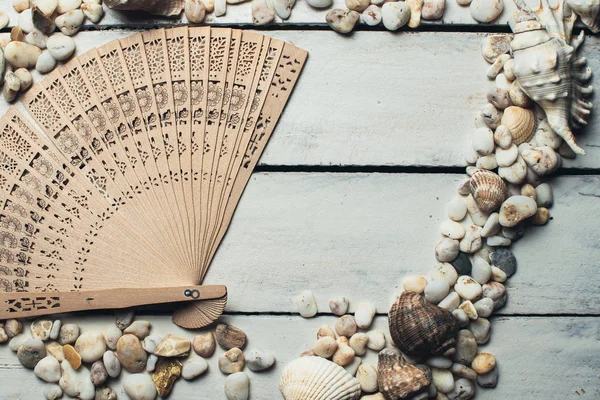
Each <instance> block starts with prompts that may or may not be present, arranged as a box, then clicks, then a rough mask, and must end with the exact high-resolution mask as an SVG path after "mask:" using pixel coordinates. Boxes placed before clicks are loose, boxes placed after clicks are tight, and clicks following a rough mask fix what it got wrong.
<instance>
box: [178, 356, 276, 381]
mask: <svg viewBox="0 0 600 400" xmlns="http://www.w3.org/2000/svg"><path fill="white" fill-rule="evenodd" d="M273 361H274V360H273ZM207 370H208V363H207V362H206V360H205V359H204V358H202V357H196V358H193V359H191V360H188V361H186V362H185V363H184V364H183V368H182V370H181V377H182V378H183V379H185V380H186V381H191V380H194V379H196V378H197V377H199V376H200V375H202V374H203V373H205V372H206V371H207Z"/></svg>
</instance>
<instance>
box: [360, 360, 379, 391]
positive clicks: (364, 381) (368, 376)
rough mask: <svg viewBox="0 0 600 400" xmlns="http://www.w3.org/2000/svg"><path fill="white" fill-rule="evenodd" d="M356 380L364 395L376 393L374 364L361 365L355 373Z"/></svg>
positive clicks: (375, 367)
mask: <svg viewBox="0 0 600 400" xmlns="http://www.w3.org/2000/svg"><path fill="white" fill-rule="evenodd" d="M356 379H357V380H358V383H360V388H361V390H362V391H363V392H365V393H373V392H376V391H377V366H376V365H374V364H362V365H360V366H359V367H358V371H357V372H356Z"/></svg>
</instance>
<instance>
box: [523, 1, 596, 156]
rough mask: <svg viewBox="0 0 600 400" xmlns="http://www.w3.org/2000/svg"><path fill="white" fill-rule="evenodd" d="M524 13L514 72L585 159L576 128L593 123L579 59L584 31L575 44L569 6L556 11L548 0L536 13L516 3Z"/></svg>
mask: <svg viewBox="0 0 600 400" xmlns="http://www.w3.org/2000/svg"><path fill="white" fill-rule="evenodd" d="M515 2H516V3H517V6H518V7H519V8H520V12H519V15H518V17H517V24H516V26H515V28H514V32H515V39H514V40H513V42H512V43H511V50H512V53H513V56H514V60H515V61H514V73H515V76H516V77H517V81H518V82H519V85H520V86H521V88H522V89H523V91H524V92H525V93H526V94H527V95H528V96H529V97H530V98H531V99H532V100H533V101H535V102H536V103H538V104H539V105H540V107H542V109H543V110H544V112H545V113H546V117H547V119H548V123H549V124H550V126H551V127H552V129H553V130H554V131H555V132H556V133H557V134H558V135H560V136H561V137H562V138H563V139H564V140H565V141H566V142H567V144H568V145H569V146H570V147H571V149H573V151H574V152H575V153H578V154H585V151H584V150H583V149H582V148H581V147H579V146H578V145H577V143H576V142H575V137H574V135H573V132H572V131H571V127H570V125H572V126H573V127H580V126H582V125H584V124H586V123H587V119H588V116H589V114H590V111H591V108H592V103H590V102H587V101H585V98H586V97H588V96H589V95H590V94H591V93H592V90H593V89H592V86H591V85H587V84H586V83H585V82H587V81H589V79H590V77H591V74H592V72H591V69H590V68H589V67H586V66H585V65H586V60H585V58H579V57H576V56H575V55H576V52H577V50H578V48H579V46H580V45H581V44H582V43H583V38H584V35H583V32H582V33H581V34H580V35H579V36H578V37H577V38H574V39H573V40H571V31H572V28H573V23H574V21H575V18H576V17H575V15H574V14H573V13H572V12H571V10H570V9H569V8H568V7H567V8H565V7H564V1H559V2H558V4H557V5H556V6H555V7H554V8H551V7H550V5H549V4H548V0H540V6H539V7H538V8H536V9H535V10H531V9H529V8H528V6H527V5H526V4H525V3H524V2H523V0H515Z"/></svg>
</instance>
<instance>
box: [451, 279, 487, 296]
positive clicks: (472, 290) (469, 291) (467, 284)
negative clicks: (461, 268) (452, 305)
mask: <svg viewBox="0 0 600 400" xmlns="http://www.w3.org/2000/svg"><path fill="white" fill-rule="evenodd" d="M454 290H455V291H456V293H458V294H459V295H460V297H462V298H463V299H465V300H475V299H476V298H478V297H480V296H481V294H482V289H481V285H480V284H479V283H477V281H476V280H475V279H473V278H471V277H470V276H468V275H463V276H459V277H458V279H457V280H456V284H455V285H454Z"/></svg>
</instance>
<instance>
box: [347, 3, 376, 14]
mask: <svg viewBox="0 0 600 400" xmlns="http://www.w3.org/2000/svg"><path fill="white" fill-rule="evenodd" d="M345 2H346V7H348V9H349V10H352V11H358V12H363V11H365V10H366V9H367V7H369V5H370V4H371V0H345Z"/></svg>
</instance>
